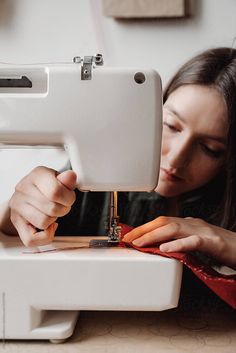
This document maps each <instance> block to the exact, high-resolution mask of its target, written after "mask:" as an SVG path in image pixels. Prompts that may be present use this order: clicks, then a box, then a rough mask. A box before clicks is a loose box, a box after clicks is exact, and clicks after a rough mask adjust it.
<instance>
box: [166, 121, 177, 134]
mask: <svg viewBox="0 0 236 353" xmlns="http://www.w3.org/2000/svg"><path fill="white" fill-rule="evenodd" d="M163 125H165V126H167V127H168V129H169V130H171V131H173V132H179V129H177V128H176V127H175V126H174V125H171V124H168V123H167V122H166V121H165V122H164V123H163Z"/></svg>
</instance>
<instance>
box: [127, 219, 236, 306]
mask: <svg viewBox="0 0 236 353" xmlns="http://www.w3.org/2000/svg"><path fill="white" fill-rule="evenodd" d="M131 229H132V227H129V226H127V225H122V236H124V235H125V234H126V233H128V232H129V231H130V230H131ZM122 244H125V245H126V246H130V247H133V248H135V249H136V250H138V251H141V252H146V253H150V254H155V255H160V256H164V257H169V258H172V259H176V260H179V261H180V262H182V263H183V264H184V265H185V266H187V267H188V268H190V269H191V271H193V273H194V274H195V275H196V276H197V277H198V278H199V279H200V280H201V281H203V282H204V283H205V284H206V285H207V286H208V287H209V288H210V289H211V290H212V291H213V292H215V293H216V294H217V295H218V296H219V297H220V298H221V299H222V300H224V301H225V302H226V303H228V304H229V305H230V306H232V307H233V308H234V309H236V275H223V274H220V273H218V272H217V271H215V270H214V269H213V268H212V267H211V266H209V265H206V264H203V263H201V262H200V261H199V260H198V259H197V258H196V257H195V256H193V255H191V254H188V253H181V252H176V253H174V252H172V253H164V252H161V251H160V250H159V248H158V247H157V246H156V247H154V246H153V247H149V248H148V247H147V248H140V247H137V246H134V245H133V244H131V243H130V244H127V243H122Z"/></svg>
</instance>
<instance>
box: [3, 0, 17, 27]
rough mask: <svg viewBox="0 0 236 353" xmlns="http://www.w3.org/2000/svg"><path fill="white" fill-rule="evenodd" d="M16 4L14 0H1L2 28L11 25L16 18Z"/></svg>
mask: <svg viewBox="0 0 236 353" xmlns="http://www.w3.org/2000/svg"><path fill="white" fill-rule="evenodd" d="M15 5H16V2H14V0H0V28H1V27H5V28H7V27H10V24H11V22H12V20H13V18H14V13H15V11H14V10H15Z"/></svg>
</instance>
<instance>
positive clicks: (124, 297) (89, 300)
mask: <svg viewBox="0 0 236 353" xmlns="http://www.w3.org/2000/svg"><path fill="white" fill-rule="evenodd" d="M102 61H103V59H102V57H101V55H96V56H94V57H93V56H91V57H85V58H84V59H82V58H80V57H76V58H74V60H73V62H71V63H65V64H45V65H21V66H18V65H2V66H1V67H0V143H1V144H2V148H6V147H7V145H17V146H18V147H20V146H21V145H33V146H35V148H37V147H39V146H42V145H50V146H52V145H53V146H63V147H64V148H65V149H66V151H67V152H68V156H69V159H70V162H71V166H72V168H73V170H74V171H75V172H76V173H77V176H78V179H77V186H78V188H79V189H80V190H82V191H110V192H111V203H110V219H109V227H108V237H107V238H102V239H100V238H99V239H97V238H96V237H91V238H89V237H85V238H83V237H56V238H55V241H54V242H53V244H52V245H51V246H49V247H47V248H46V249H45V247H40V248H39V249H38V250H37V251H36V252H35V251H32V249H31V250H30V249H28V250H27V249H26V248H25V247H24V246H23V245H22V243H21V241H20V240H19V238H17V237H9V236H5V235H2V236H1V244H0V278H1V281H0V293H1V296H2V298H1V303H2V304H1V305H0V316H1V319H0V338H2V339H50V340H51V341H53V342H58V341H61V340H63V339H65V338H67V337H69V336H70V335H71V334H72V332H73V329H74V326H75V323H76V320H77V317H78V313H79V310H165V309H169V308H173V307H175V306H177V305H178V298H179V292H180V286H181V277H182V265H181V264H180V263H179V262H177V261H175V260H170V259H166V258H163V257H160V256H153V255H149V254H144V253H141V252H137V251H136V250H133V249H128V248H121V247H117V246H111V245H116V244H117V243H118V242H119V236H120V228H119V217H118V212H117V192H118V191H147V192H148V191H152V190H154V189H155V188H156V185H157V181H158V173H159V164H160V149H161V131H162V94H161V81H160V77H159V75H158V74H157V73H156V72H155V71H154V70H147V69H140V68H138V69H137V68H113V67H107V68H106V67H102V65H101V64H102ZM94 238H95V241H94ZM90 241H91V242H90Z"/></svg>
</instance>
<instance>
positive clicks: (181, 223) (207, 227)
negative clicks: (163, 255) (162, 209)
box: [123, 217, 236, 269]
mask: <svg viewBox="0 0 236 353" xmlns="http://www.w3.org/2000/svg"><path fill="white" fill-rule="evenodd" d="M123 241H125V242H129V243H133V244H134V245H135V246H139V247H144V246H151V245H157V243H158V244H159V243H161V245H160V250H161V251H162V252H179V251H181V252H186V251H194V250H198V251H201V252H203V253H206V254H208V255H210V256H212V257H214V258H215V259H217V260H218V261H220V262H221V263H223V264H225V265H227V266H230V267H232V268H234V269H236V234H235V233H234V232H231V231H229V230H226V229H223V228H220V227H217V226H214V225H211V224H209V223H207V222H205V221H203V220H201V219H198V218H191V217H188V218H178V217H158V218H156V219H155V220H153V221H151V222H149V223H146V224H144V225H142V226H140V227H137V228H135V229H133V230H132V231H131V232H129V233H127V234H126V235H125V236H124V238H123Z"/></svg>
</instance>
